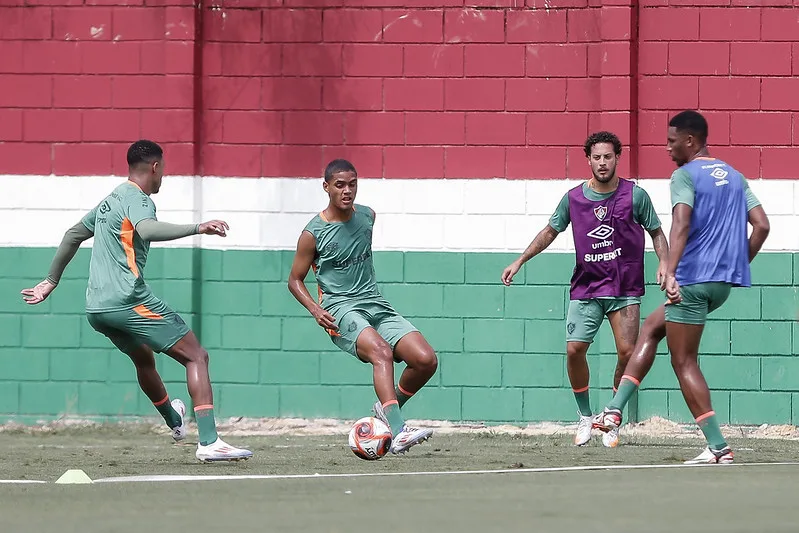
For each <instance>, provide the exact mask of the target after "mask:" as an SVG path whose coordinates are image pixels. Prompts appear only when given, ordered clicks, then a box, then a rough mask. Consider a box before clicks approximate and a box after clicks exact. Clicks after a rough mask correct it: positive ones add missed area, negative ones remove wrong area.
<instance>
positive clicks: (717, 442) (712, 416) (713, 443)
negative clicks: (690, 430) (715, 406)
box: [696, 411, 727, 450]
mask: <svg viewBox="0 0 799 533" xmlns="http://www.w3.org/2000/svg"><path fill="white" fill-rule="evenodd" d="M696 423H697V425H698V426H699V429H701V430H702V433H704V435H705V438H706V439H707V443H708V445H709V446H710V448H711V449H713V450H723V449H724V448H726V447H727V441H726V440H724V437H723V436H722V434H721V427H719V421H718V419H717V418H716V412H715V411H708V412H707V413H705V414H703V415H701V416H698V417H696Z"/></svg>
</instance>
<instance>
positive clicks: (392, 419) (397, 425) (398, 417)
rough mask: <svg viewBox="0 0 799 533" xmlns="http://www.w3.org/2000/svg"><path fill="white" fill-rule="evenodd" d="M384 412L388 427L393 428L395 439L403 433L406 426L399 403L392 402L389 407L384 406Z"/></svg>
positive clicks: (392, 434)
mask: <svg viewBox="0 0 799 533" xmlns="http://www.w3.org/2000/svg"><path fill="white" fill-rule="evenodd" d="M383 412H384V413H386V418H388V425H389V426H390V427H391V437H392V438H394V437H396V436H397V435H398V434H399V432H400V431H402V426H404V425H405V420H404V419H403V418H402V413H400V408H399V402H396V403H395V402H391V403H390V404H388V405H384V406H383Z"/></svg>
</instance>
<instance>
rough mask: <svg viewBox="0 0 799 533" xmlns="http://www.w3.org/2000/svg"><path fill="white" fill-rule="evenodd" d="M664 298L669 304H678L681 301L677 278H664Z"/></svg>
mask: <svg viewBox="0 0 799 533" xmlns="http://www.w3.org/2000/svg"><path fill="white" fill-rule="evenodd" d="M666 298H668V299H669V303H673V304H678V303H680V302H681V301H682V295H681V294H680V284H679V283H677V278H675V277H674V276H671V275H669V276H667V277H666Z"/></svg>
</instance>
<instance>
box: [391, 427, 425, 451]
mask: <svg viewBox="0 0 799 533" xmlns="http://www.w3.org/2000/svg"><path fill="white" fill-rule="evenodd" d="M432 436H433V430H432V429H421V428H412V427H410V426H408V425H407V424H405V425H404V426H402V431H400V432H399V433H397V436H396V437H394V438H393V439H391V448H390V449H389V451H391V453H393V454H400V453H405V452H407V451H408V449H409V448H410V447H411V446H415V445H417V444H419V443H420V442H424V441H426V440H427V439H429V438H430V437H432Z"/></svg>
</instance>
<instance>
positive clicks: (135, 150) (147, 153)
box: [128, 139, 164, 167]
mask: <svg viewBox="0 0 799 533" xmlns="http://www.w3.org/2000/svg"><path fill="white" fill-rule="evenodd" d="M163 158H164V151H163V150H162V149H161V147H160V146H158V144H157V143H154V142H153V141H148V140H146V139H142V140H140V141H136V142H135V143H133V144H131V145H130V148H128V166H129V167H135V166H136V165H138V164H139V163H148V164H149V163H153V162H154V161H160V160H161V159H163Z"/></svg>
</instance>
